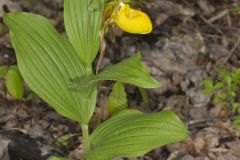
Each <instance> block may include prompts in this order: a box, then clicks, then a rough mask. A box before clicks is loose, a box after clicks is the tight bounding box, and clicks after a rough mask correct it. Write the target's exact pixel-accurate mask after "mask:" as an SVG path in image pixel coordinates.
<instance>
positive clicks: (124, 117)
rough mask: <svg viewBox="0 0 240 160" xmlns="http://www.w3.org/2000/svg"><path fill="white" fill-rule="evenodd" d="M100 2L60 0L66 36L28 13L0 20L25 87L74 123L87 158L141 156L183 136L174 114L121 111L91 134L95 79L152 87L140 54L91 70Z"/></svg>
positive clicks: (104, 159) (102, 4) (153, 83)
mask: <svg viewBox="0 0 240 160" xmlns="http://www.w3.org/2000/svg"><path fill="white" fill-rule="evenodd" d="M105 6H106V3H105V1H104V0H64V23H65V28H66V31H67V35H68V39H67V38H65V37H63V36H61V35H60V34H59V33H58V32H57V31H56V29H55V28H54V26H53V25H52V23H51V22H50V21H49V20H48V19H46V18H44V17H42V16H40V15H36V14H32V13H24V12H18V13H8V14H6V15H5V16H4V22H5V23H6V24H7V25H8V27H9V29H10V38H11V41H12V44H13V47H14V49H15V51H16V57H17V62H18V66H19V70H20V72H21V74H22V76H23V78H24V80H25V81H26V83H27V84H28V85H29V87H30V88H31V89H32V90H33V91H34V92H35V93H36V94H37V95H39V96H40V97H41V98H42V99H43V100H45V101H46V102H47V103H48V104H49V105H50V106H52V107H53V108H54V109H55V110H56V111H57V112H58V113H60V114H61V115H63V116H65V117H67V118H69V119H71V120H74V121H77V122H79V124H80V125H81V128H82V134H83V142H84V150H85V154H84V155H85V156H84V159H88V160H110V159H112V158H114V157H134V156H141V155H144V154H145V153H147V152H149V151H150V150H152V149H154V148H156V147H159V146H162V145H165V144H169V143H174V142H177V141H180V140H183V139H184V138H186V137H187V136H188V131H187V129H186V128H185V126H184V124H183V123H182V122H181V121H180V119H179V118H178V117H177V116H176V114H175V113H174V112H171V111H163V112H160V113H153V114H145V113H142V112H140V111H137V110H124V111H122V112H120V113H118V114H116V115H115V116H113V117H112V118H110V119H109V120H107V121H106V122H104V123H103V124H101V125H100V126H99V127H98V128H97V129H96V130H95V131H94V132H93V133H92V134H91V135H89V131H88V123H89V121H90V119H91V117H92V115H93V112H94V109H95V106H96V98H97V86H98V82H99V81H103V80H114V81H118V82H121V83H129V84H132V85H135V86H138V87H141V88H156V87H158V86H159V83H158V82H157V81H156V80H154V79H153V78H152V77H151V76H150V74H149V72H148V70H147V68H146V66H145V65H144V64H143V63H142V62H141V56H140V54H136V55H135V56H133V57H131V58H128V59H126V60H124V61H122V62H120V63H118V64H114V65H110V66H107V67H106V68H104V69H103V70H102V71H101V72H99V73H97V74H94V72H93V69H92V63H93V61H94V59H95V58H96V55H97V52H98V50H99V48H100V44H101V43H100V37H99V33H100V31H102V27H103V26H102V19H103V10H104V8H105Z"/></svg>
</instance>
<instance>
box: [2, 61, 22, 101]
mask: <svg viewBox="0 0 240 160" xmlns="http://www.w3.org/2000/svg"><path fill="white" fill-rule="evenodd" d="M3 77H5V78H6V88H7V91H8V93H9V94H10V95H11V96H12V97H14V98H15V99H17V100H20V99H22V97H23V95H24V82H23V79H22V77H21V74H20V72H19V69H18V67H17V66H16V65H11V66H1V67H0V79H2V78H3Z"/></svg>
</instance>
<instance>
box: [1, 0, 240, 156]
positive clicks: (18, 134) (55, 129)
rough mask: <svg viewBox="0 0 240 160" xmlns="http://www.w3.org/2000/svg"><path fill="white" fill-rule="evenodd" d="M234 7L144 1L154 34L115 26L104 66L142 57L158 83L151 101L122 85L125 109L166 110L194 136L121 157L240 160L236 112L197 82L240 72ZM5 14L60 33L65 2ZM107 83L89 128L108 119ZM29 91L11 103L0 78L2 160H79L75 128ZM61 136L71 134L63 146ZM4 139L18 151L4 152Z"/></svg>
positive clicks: (8, 3) (27, 5)
mask: <svg viewBox="0 0 240 160" xmlns="http://www.w3.org/2000/svg"><path fill="white" fill-rule="evenodd" d="M239 6H240V2H239V1H238V0H221V1H215V0H181V1H179V0H146V1H143V0H142V1H140V3H139V4H138V5H137V6H135V7H136V8H141V10H143V11H145V12H146V13H148V14H149V15H150V17H151V19H152V22H153V26H154V28H153V32H152V33H151V34H148V35H131V34H127V33H124V32H122V31H121V30H119V29H117V30H116V32H115V33H114V34H115V42H112V39H111V38H110V36H109V38H107V42H108V44H107V50H106V56H105V58H104V60H103V64H102V67H103V66H105V65H108V64H114V63H117V62H119V61H121V60H123V59H125V58H127V57H130V56H133V55H134V54H135V53H137V52H139V53H141V54H142V56H143V61H144V63H145V64H146V65H147V66H148V68H149V69H150V71H151V74H152V75H153V76H154V78H155V79H157V80H158V81H160V83H161V87H160V88H157V89H154V90H147V94H148V102H146V101H143V99H142V97H141V93H140V91H139V90H138V88H135V87H133V86H129V85H126V86H125V88H126V91H127V95H128V104H129V107H130V108H133V107H134V108H137V109H139V110H142V111H145V112H157V111H161V110H163V109H171V110H173V111H175V112H176V113H177V114H178V115H179V117H180V118H181V119H182V120H183V121H184V122H185V124H186V126H187V127H188V128H189V130H190V132H191V135H190V137H189V138H187V139H186V140H185V141H183V142H179V143H176V144H170V145H167V146H165V147H161V148H158V149H155V150H153V151H152V152H150V153H148V154H147V155H145V156H144V157H139V158H125V159H126V160H138V159H139V160H240V152H239V150H240V132H239V131H237V129H236V127H235V126H234V125H233V123H232V120H233V119H234V118H236V117H237V116H238V114H233V113H232V112H231V110H229V109H223V107H222V106H221V105H215V104H214V103H213V95H205V94H203V93H202V90H203V86H202V81H203V80H205V79H212V80H213V81H216V80H218V76H217V73H218V70H219V69H225V70H227V71H229V72H230V71H234V70H236V69H237V68H239V67H240V8H239ZM238 10H239V11H238ZM7 11H27V12H34V13H38V14H40V15H43V16H46V17H48V18H50V19H51V20H52V22H53V23H54V25H55V26H56V28H57V29H58V31H60V32H61V33H63V34H65V32H64V25H63V6H62V0H0V18H1V17H2V15H3V14H4V12H7ZM1 21H2V19H0V22H1ZM13 64H16V58H15V53H14V50H13V48H12V46H11V42H10V40H9V37H8V29H7V27H6V26H5V25H3V28H2V32H1V33H0V65H13ZM111 86H112V83H111V82H105V83H103V85H102V87H101V88H100V92H99V94H98V101H97V109H96V111H95V114H94V118H93V119H92V122H91V124H92V125H91V126H92V128H91V130H92V129H94V128H95V127H96V126H97V125H98V124H100V123H101V122H102V121H104V120H105V119H106V118H107V117H108V116H109V115H108V111H107V108H106V106H107V100H108V95H109V93H110V91H111ZM29 93H30V91H29V89H28V88H27V86H26V87H25V97H24V98H23V99H22V100H18V101H17V100H14V98H12V97H11V96H10V95H9V94H8V92H7V91H6V86H5V79H4V78H3V79H1V80H0V159H1V160H5V159H4V158H3V157H4V156H5V158H6V155H3V153H5V152H7V151H8V152H9V156H10V157H11V159H16V160H20V159H22V160H38V159H39V160H42V159H46V157H48V156H50V155H60V156H70V157H71V158H73V159H78V157H79V155H80V154H81V153H82V143H81V140H82V137H81V130H80V128H79V127H78V124H77V123H75V122H72V121H69V120H68V119H66V118H63V117H61V116H60V115H59V114H57V113H56V112H55V111H53V110H52V109H51V108H49V107H48V105H47V104H46V103H45V102H43V101H42V100H41V99H40V98H38V97H37V96H34V97H33V98H32V99H31V100H30V101H29V100H28V94H29ZM236 101H238V102H239V101H240V96H237V98H236ZM146 104H148V106H146ZM1 137H2V138H1ZM66 137H70V138H69V140H68V141H67V142H65V141H63V138H66ZM1 139H2V140H1ZM8 140H10V141H13V143H14V144H16V146H14V145H13V146H11V147H9V148H4V146H7V144H8V143H9V141H8ZM23 149H24V151H25V152H28V153H23V152H24V151H22V150H23ZM119 160H122V159H121V158H119Z"/></svg>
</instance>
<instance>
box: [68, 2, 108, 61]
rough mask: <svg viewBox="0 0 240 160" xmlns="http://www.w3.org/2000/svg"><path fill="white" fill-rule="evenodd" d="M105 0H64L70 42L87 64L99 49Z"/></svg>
mask: <svg viewBox="0 0 240 160" xmlns="http://www.w3.org/2000/svg"><path fill="white" fill-rule="evenodd" d="M103 8H104V0H64V23H65V27H66V31H67V34H68V37H69V40H70V42H71V43H72V45H73V47H74V49H75V50H76V52H77V53H78V56H79V57H80V58H81V59H82V61H84V62H85V63H86V64H87V65H90V64H91V63H92V62H93V60H94V59H95V57H96V55H97V52H98V50H99V45H100V38H99V32H100V29H101V24H102V15H103Z"/></svg>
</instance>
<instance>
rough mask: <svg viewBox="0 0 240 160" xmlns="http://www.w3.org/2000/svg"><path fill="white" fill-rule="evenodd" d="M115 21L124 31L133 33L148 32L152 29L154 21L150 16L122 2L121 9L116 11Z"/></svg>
mask: <svg viewBox="0 0 240 160" xmlns="http://www.w3.org/2000/svg"><path fill="white" fill-rule="evenodd" d="M115 12H117V13H115V15H114V17H113V18H114V21H115V23H116V24H117V25H118V27H119V28H121V29H122V30H123V31H126V32H129V33H133V34H147V33H150V32H151V31H152V22H151V20H150V18H149V16H148V15H147V14H146V13H144V12H141V11H139V10H135V9H132V8H130V7H129V5H128V4H124V3H121V4H120V9H119V10H118V11H115Z"/></svg>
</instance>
